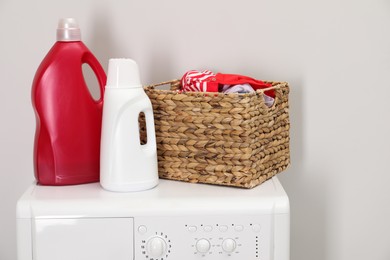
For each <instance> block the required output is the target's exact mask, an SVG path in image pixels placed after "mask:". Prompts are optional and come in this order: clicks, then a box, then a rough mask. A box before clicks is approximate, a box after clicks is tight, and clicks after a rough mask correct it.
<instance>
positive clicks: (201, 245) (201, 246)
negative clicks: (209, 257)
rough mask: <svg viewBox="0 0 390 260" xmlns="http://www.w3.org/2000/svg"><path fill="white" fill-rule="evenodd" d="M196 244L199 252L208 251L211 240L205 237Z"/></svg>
mask: <svg viewBox="0 0 390 260" xmlns="http://www.w3.org/2000/svg"><path fill="white" fill-rule="evenodd" d="M195 246H196V251H198V252H199V253H207V252H208V251H209V250H210V248H211V244H210V241H208V240H207V239H205V238H202V239H199V240H198V241H196V245H195Z"/></svg>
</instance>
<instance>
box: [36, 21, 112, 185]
mask: <svg viewBox="0 0 390 260" xmlns="http://www.w3.org/2000/svg"><path fill="white" fill-rule="evenodd" d="M83 64H87V65H89V66H90V67H91V69H92V71H93V72H94V74H95V76H96V78H97V81H98V84H99V87H100V99H99V100H95V99H94V98H93V97H92V95H91V93H90V90H89V88H88V86H87V85H86V82H85V80H84V76H83V70H82V65H83ZM105 84H106V74H105V72H104V70H103V68H102V66H101V65H100V63H99V62H98V60H97V59H96V58H95V56H94V55H93V54H92V53H91V52H90V50H89V49H88V48H87V47H86V46H85V45H84V43H83V42H81V36H80V29H79V27H78V25H77V22H76V21H75V20H74V19H72V18H66V19H60V20H59V23H58V29H57V42H56V43H55V44H54V46H53V47H52V48H51V50H50V51H49V53H48V54H47V55H46V57H45V58H44V60H43V61H42V63H41V64H40V66H39V67H38V70H37V72H36V74H35V77H34V80H33V85H32V104H33V107H34V110H35V115H36V132H35V143H34V171H35V178H36V180H37V182H38V183H39V184H41V185H72V184H82V183H89V182H97V181H99V164H100V162H99V157H100V133H101V122H102V108H103V96H104V86H105Z"/></svg>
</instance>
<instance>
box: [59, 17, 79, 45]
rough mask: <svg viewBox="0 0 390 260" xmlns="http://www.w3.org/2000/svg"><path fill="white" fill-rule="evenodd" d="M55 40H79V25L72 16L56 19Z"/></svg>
mask: <svg viewBox="0 0 390 260" xmlns="http://www.w3.org/2000/svg"><path fill="white" fill-rule="evenodd" d="M57 41H60V42H75V41H81V33H80V28H79V25H78V24H77V22H76V19H74V18H61V19H60V20H59V21H58V27H57Z"/></svg>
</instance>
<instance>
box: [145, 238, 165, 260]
mask: <svg viewBox="0 0 390 260" xmlns="http://www.w3.org/2000/svg"><path fill="white" fill-rule="evenodd" d="M146 251H147V253H148V255H149V256H150V257H152V258H159V257H163V256H164V255H165V254H166V252H167V242H165V240H164V238H162V237H159V236H155V237H151V238H149V240H148V242H147V243H146Z"/></svg>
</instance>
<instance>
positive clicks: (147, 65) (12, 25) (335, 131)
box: [0, 0, 390, 260]
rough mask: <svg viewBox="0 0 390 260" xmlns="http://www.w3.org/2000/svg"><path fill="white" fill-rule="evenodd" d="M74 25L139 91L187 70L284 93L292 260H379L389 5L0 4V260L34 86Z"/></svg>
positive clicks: (389, 247)
mask: <svg viewBox="0 0 390 260" xmlns="http://www.w3.org/2000/svg"><path fill="white" fill-rule="evenodd" d="M60 17H75V18H77V19H78V21H79V24H80V26H81V28H82V35H83V40H84V42H85V43H86V44H87V45H88V46H89V47H90V49H91V50H92V51H93V52H94V53H95V55H96V56H97V57H98V59H100V61H101V62H102V64H103V66H104V67H105V69H106V68H107V61H108V58H110V57H131V58H133V59H135V60H136V61H137V62H138V63H139V65H140V69H141V74H142V75H141V76H142V80H143V82H144V83H145V84H148V83H156V82H160V81H164V80H169V79H173V78H177V77H180V76H181V75H182V74H183V73H184V72H185V71H186V70H189V69H206V68H208V69H211V70H214V71H220V72H225V73H241V74H246V75H250V76H253V77H257V78H261V79H269V80H280V81H288V82H289V83H290V85H291V96H290V98H291V104H290V105H291V121H292V129H291V138H292V166H291V167H290V168H289V170H288V171H286V172H285V173H283V174H281V175H280V179H281V181H282V183H283V184H284V186H285V189H286V190H287V192H288V194H289V196H290V200H291V206H292V237H291V239H292V240H291V259H292V260H313V259H316V260H346V259H354V260H366V259H375V260H389V259H390V221H389V220H390V188H389V186H390V185H389V183H390V170H389V168H388V165H389V161H390V152H389V150H390V137H389V133H390V113H389V112H390V102H389V98H390V83H389V82H390V81H389V79H388V76H389V75H390V34H389V26H390V2H389V1H388V0H370V1H368V0H367V1H364V0H354V1H353V0H341V1H340V0H328V1H310V0H296V1H287V0H258V1H255V0H240V1H227V0H215V1H207V0H198V1H191V2H190V1H183V0H165V1H161V0H144V1H136V0H128V1H105V0H100V1H92V0H86V1H79V0H68V1H49V0H36V1H27V0H25V1H21V0H12V1H11V0H1V1H0V29H1V30H0V33H1V38H0V39H1V40H0V80H1V81H0V82H1V86H0V119H1V127H0V158H1V159H0V172H1V176H2V180H1V181H0V205H1V212H2V214H0V259H1V260H12V259H15V258H16V252H15V246H16V245H15V203H16V200H17V199H18V197H19V196H20V195H21V193H22V192H23V191H24V190H25V188H26V187H27V186H28V185H29V184H30V183H31V182H32V181H33V171H32V148H33V136H34V132H35V118H34V114H33V110H32V106H31V101H30V91H31V82H32V79H33V76H34V73H35V70H36V69H37V67H38V65H39V63H40V61H41V60H42V59H43V57H44V55H45V54H46V53H47V51H48V50H49V48H50V47H51V45H52V44H53V43H54V40H55V29H56V23H57V20H58V18H60Z"/></svg>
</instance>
